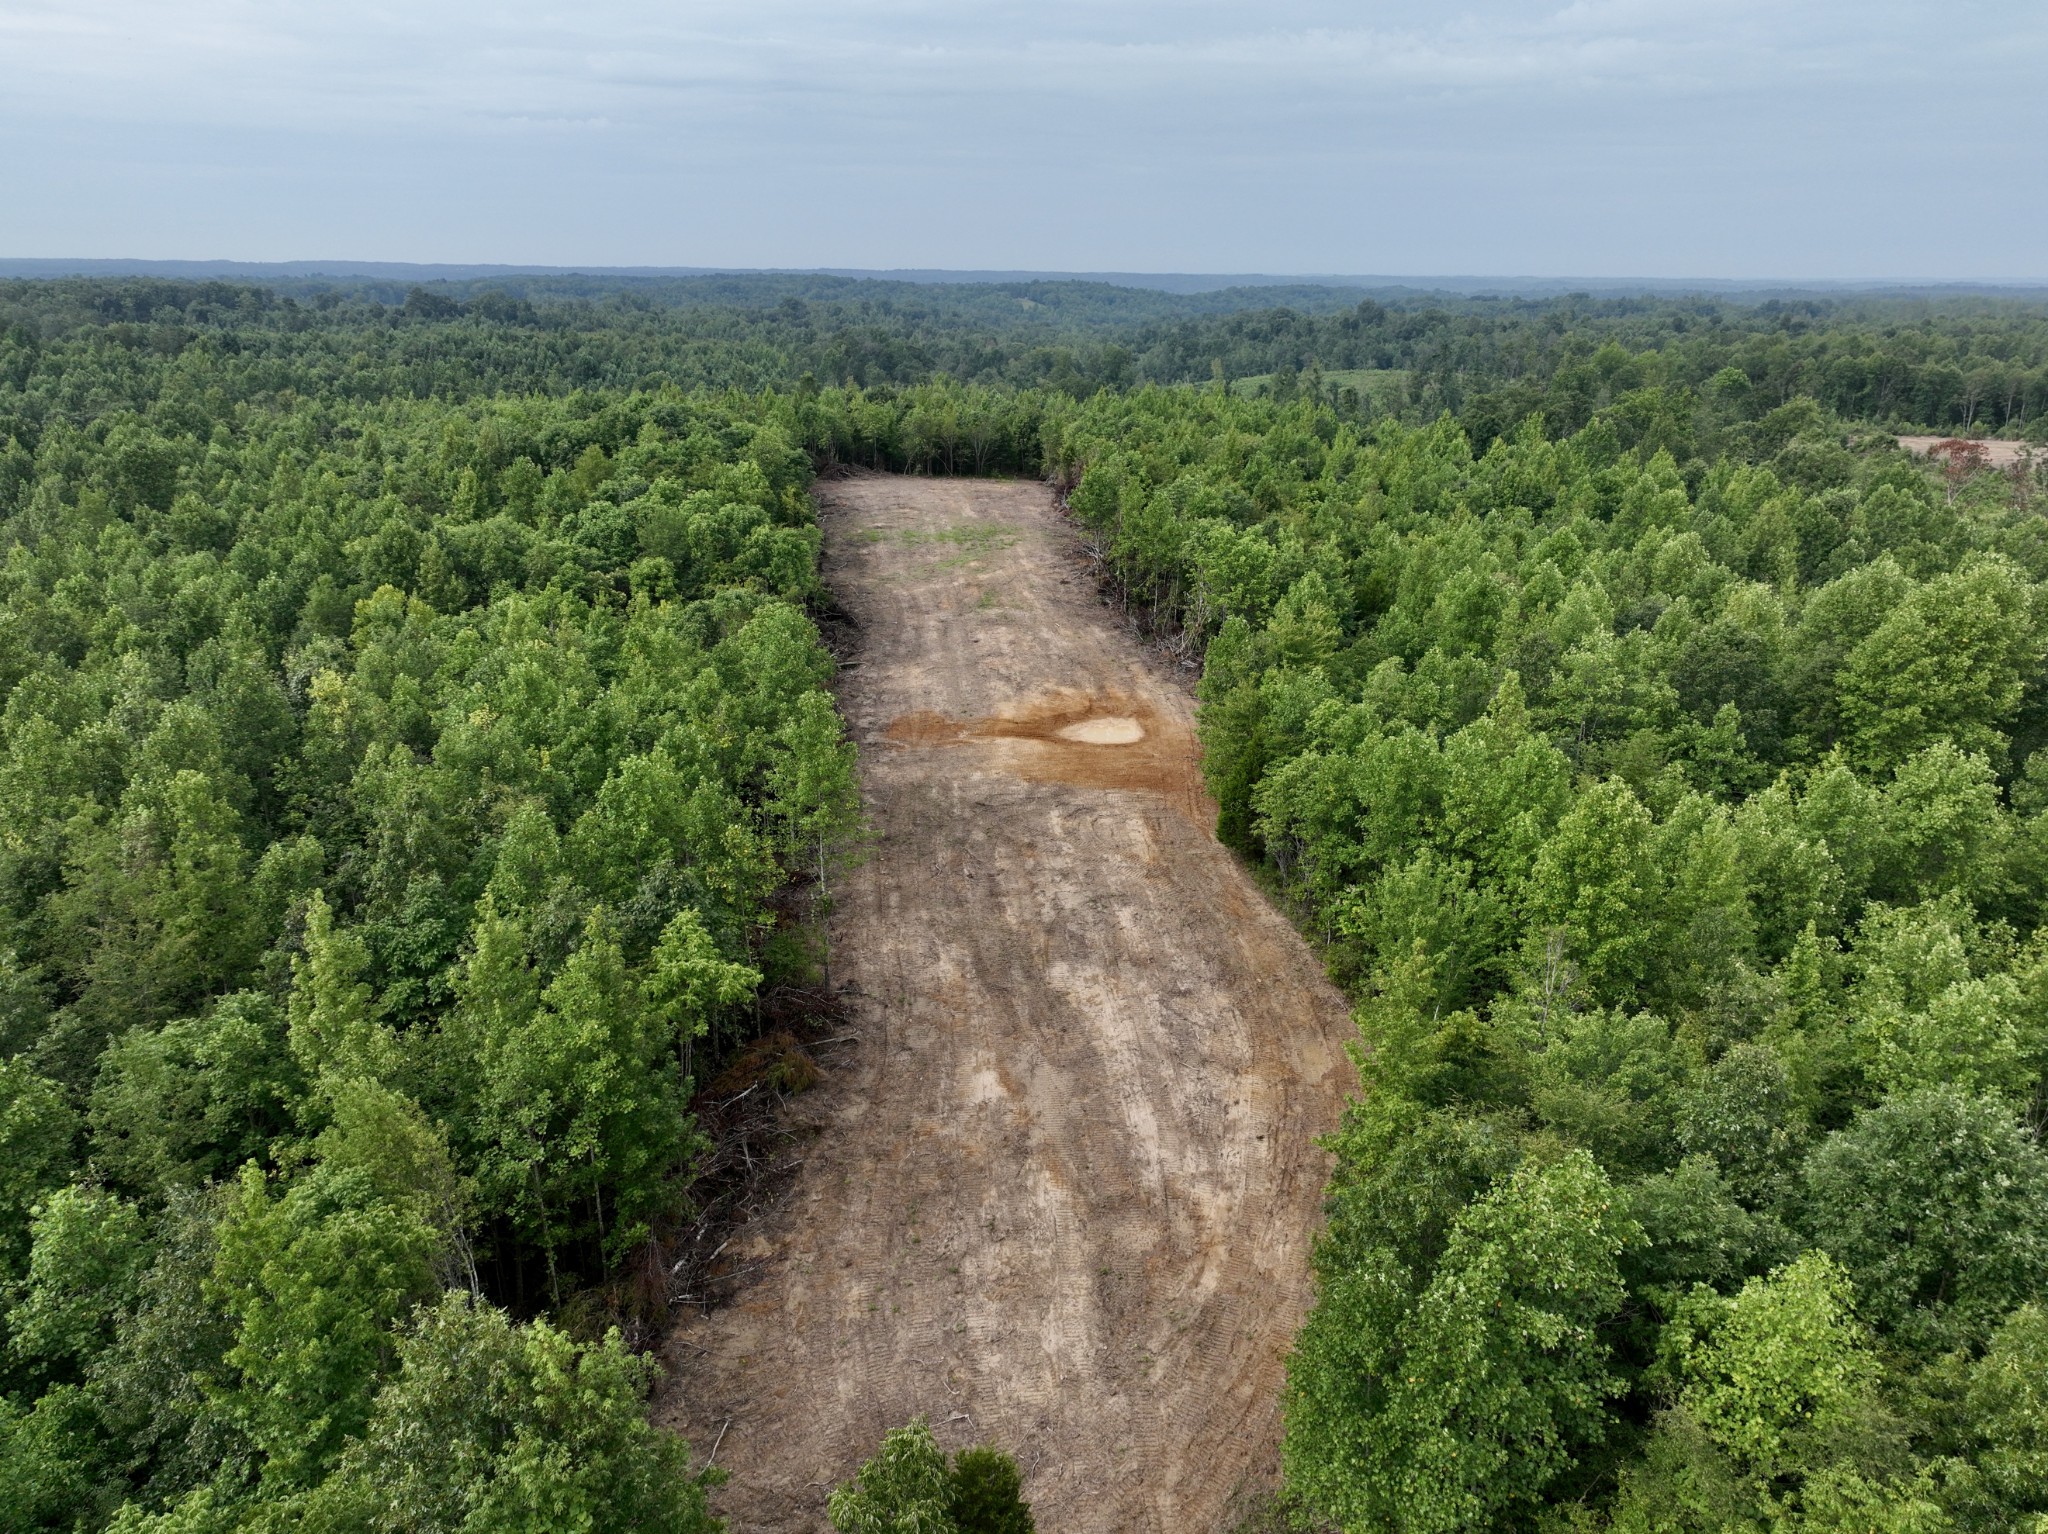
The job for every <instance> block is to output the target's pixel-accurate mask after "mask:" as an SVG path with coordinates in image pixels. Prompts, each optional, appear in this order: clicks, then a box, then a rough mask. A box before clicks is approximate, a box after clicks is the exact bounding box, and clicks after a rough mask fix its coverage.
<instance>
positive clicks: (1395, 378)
mask: <svg viewBox="0 0 2048 1534" xmlns="http://www.w3.org/2000/svg"><path fill="white" fill-rule="evenodd" d="M1274 376H1275V375H1274V374H1271V373H1259V374H1257V375H1255V376H1253V377H1251V378H1233V379H1231V380H1230V392H1231V393H1232V394H1240V395H1244V396H1246V397H1250V396H1252V395H1255V394H1258V393H1261V392H1262V391H1264V390H1266V389H1269V388H1271V387H1272V384H1273V379H1274ZM1407 378H1408V370H1407V369H1406V368H1337V369H1336V370H1334V371H1332V372H1328V373H1325V374H1323V382H1324V383H1326V384H1328V385H1329V386H1330V387H1331V388H1332V389H1356V390H1357V391H1358V392H1359V393H1360V394H1361V395H1378V394H1387V393H1391V392H1392V391H1394V390H1395V389H1397V388H1399V387H1400V386H1401V385H1402V384H1403V383H1405V382H1406V381H1407Z"/></svg>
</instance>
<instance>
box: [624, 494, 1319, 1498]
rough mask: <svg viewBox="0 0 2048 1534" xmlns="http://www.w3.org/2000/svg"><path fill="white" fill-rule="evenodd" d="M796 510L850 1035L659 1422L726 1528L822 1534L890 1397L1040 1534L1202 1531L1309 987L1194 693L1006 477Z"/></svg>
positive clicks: (1279, 1235) (1276, 1192) (1293, 1271)
mask: <svg viewBox="0 0 2048 1534" xmlns="http://www.w3.org/2000/svg"><path fill="white" fill-rule="evenodd" d="M820 504H821V511H822V515H823V519H824V525H825V530H826V549H827V565H826V569H827V578H828V579H829V580H830V582H831V585H832V588H833V590H834V592H835V593H836V594H837V596H838V598H839V600H840V602H841V603H842V604H843V605H844V606H845V607H846V609H847V610H848V611H849V612H850V613H851V614H852V615H853V617H854V619H855V621H856V622H857V623H858V625H859V630H860V648H859V653H858V656H857V657H856V660H855V662H854V663H853V664H852V665H850V666H849V668H848V669H847V671H846V672H845V673H844V681H843V686H842V688H841V701H842V705H843V707H844V709H845V712H846V715H847V718H848V719H849V721H850V722H851V725H852V727H853V730H854V733H855V736H856V738H857V739H858V740H859V742H860V745H861V758H862V761H861V781H862V790H863V793H864V796H865V800H866V804H867V809H868V813H869V816H870V818H871V820H872V822H873V826H874V830H875V836H876V839H875V842H874V845H873V848H872V850H871V852H870V854H869V855H868V857H867V859H866V861H865V862H864V863H862V864H861V865H860V866H859V867H857V868H855V869H854V870H852V871H851V872H850V873H849V874H847V875H846V876H845V878H844V881H843V883H842V885H841V888H840V889H839V891H838V901H837V911H836V913H835V915H834V917H833V920H832V932H833V966H834V968H833V979H834V981H835V982H838V983H842V984H843V985H844V986H845V987H846V991H845V995H846V998H847V1000H848V1001H849V1002H850V1004H851V1006H852V1011H853V1016H854V1022H853V1024H852V1025H851V1026H852V1028H853V1029H854V1031H855V1032H857V1034H858V1036H859V1037H858V1043H857V1044H855V1045H853V1046H851V1047H850V1050H849V1052H848V1053H846V1054H845V1055H843V1056H842V1057H841V1060H840V1063H839V1065H838V1067H837V1068H836V1069H835V1070H834V1071H833V1072H832V1073H831V1074H830V1075H829V1076H828V1078H827V1080H826V1083H825V1084H824V1085H822V1086H820V1087H818V1088H817V1089H815V1090H813V1091H812V1092H810V1093H808V1094H806V1095H805V1096H803V1097H801V1098H798V1099H796V1100H795V1103H794V1106H793V1108H792V1112H793V1113H795V1114H796V1115H798V1116H800V1117H801V1118H802V1119H803V1120H804V1127H805V1128H806V1129H807V1130H808V1131H809V1132H810V1139H809V1155H808V1159H807V1161H806V1162H805V1164H804V1166H803V1167H802V1169H801V1170H800V1171H799V1172H798V1173H797V1174H796V1178H795V1181H794V1183H793V1185H792V1186H791V1188H790V1190H789V1192H788V1194H787V1196H786V1198H785V1199H784V1200H783V1201H782V1202H781V1203H780V1204H779V1205H778V1207H776V1208H775V1209H774V1210H773V1211H772V1212H770V1213H768V1214H765V1215H763V1216H761V1217H760V1218H759V1219H758V1220H757V1221H755V1223H754V1224H752V1225H750V1226H748V1227H746V1228H743V1229H742V1230H741V1231H739V1232H738V1233H737V1235H736V1236H735V1238H734V1240H733V1242H732V1244H731V1246H730V1248H729V1250H728V1252H727V1254H726V1259H725V1260H727V1261H728V1262H731V1263H734V1264H736V1265H739V1266H738V1268H737V1271H738V1272H739V1273H740V1274H741V1275H742V1276H741V1277H740V1279H739V1282H738V1285H737V1288H736V1292H735V1294H734V1297H733V1298H732V1299H731V1300H730V1302H729V1303H727V1304H725V1305H722V1306H720V1307H718V1308H716V1309H713V1310H711V1311H709V1312H708V1313H706V1314H703V1315H701V1316H693V1317H691V1318H689V1319H686V1320H685V1321H684V1322H683V1324H682V1325H681V1326H680V1327H679V1328H678V1329H677V1332H676V1333H675V1336H674V1339H673V1341H672V1343H671V1344H670V1347H669V1351H668V1358H667V1362H668V1365H669V1368H670V1375H669V1379H668V1382H667V1385H666V1387H665V1389H664V1394H663V1396H662V1399H661V1401H660V1402H659V1403H658V1406H657V1413H658V1415H659V1416H660V1418H661V1419H662V1420H664V1421H666V1422H667V1423H669V1424H671V1425H673V1426H675V1427H678V1428H680V1429H681V1430H683V1431H684V1432H685V1433H686V1434H687V1435H688V1436H689V1438H690V1440H691V1442H692V1444H693V1445H695V1446H696V1448H697V1450H698V1452H699V1453H700V1454H702V1453H704V1452H707V1451H709V1450H710V1449H711V1448H712V1446H713V1445H714V1444H715V1445H716V1446H717V1463H718V1465H719V1466H720V1467H721V1468H723V1469H726V1470H728V1471H730V1472H731V1477H732V1479H731V1480H730V1482H729V1483H728V1484H727V1485H726V1486H725V1487H724V1488H723V1489H722V1490H721V1491H720V1492H718V1493H717V1494H716V1498H715V1501H716V1504H717V1506H718V1507H719V1508H720V1510H721V1511H722V1512H724V1513H725V1514H726V1516H727V1517H729V1518H730V1519H731V1520H732V1525H733V1527H734V1528H735V1530H736V1531H745V1534H782V1531H795V1530H804V1531H811V1530H819V1529H824V1528H826V1527H827V1524H826V1520H825V1516H824V1506H825V1498H826V1494H827V1492H828V1491H829V1489H830V1488H831V1487H832V1486H833V1485H834V1484H835V1483H837V1482H839V1481H841V1480H844V1479H845V1478H846V1477H847V1476H848V1475H849V1474H850V1473H851V1472H852V1471H853V1470H854V1469H855V1468H856V1467H857V1466H858V1465H859V1463H860V1462H861V1460H862V1459H863V1458H865V1457H866V1455H867V1454H869V1453H871V1452H872V1451H873V1449H874V1446H875V1444H876V1442H877V1441H878V1439H879V1438H880V1436H881V1434H882V1431H883V1430H884V1429H885V1428H888V1427H891V1426H895V1425H898V1424H901V1423H903V1422H905V1421H907V1420H908V1419H910V1418H911V1417H913V1416H916V1415H918V1414H920V1413H922V1414H924V1415H926V1416H928V1417H929V1418H930V1419H931V1421H932V1424H933V1426H934V1428H935V1430H936V1431H937V1433H938V1435H939V1437H940V1439H941V1441H942V1442H944V1443H945V1444H947V1446H948V1447H957V1446H960V1445H964V1444H967V1443H972V1442H980V1441H984V1440H988V1439H994V1440H995V1441H997V1442H998V1443H1001V1444H1003V1445H1005V1446H1006V1447H1008V1448H1010V1449H1011V1450H1012V1451H1013V1452H1015V1453H1016V1454H1017V1456H1018V1458H1019V1460H1020V1462H1021V1463H1022V1465H1023V1467H1024V1470H1025V1475H1026V1491H1027V1495H1028V1496H1029V1497H1030V1499H1031V1501H1032V1503H1033V1505H1034V1507H1035V1509H1036V1512H1037V1516H1038V1527H1039V1528H1040V1529H1041V1530H1042V1531H1045V1534H1092V1531H1101V1534H1109V1531H1119V1534H1122V1531H1138V1530H1147V1531H1159V1534H1207V1531H1212V1530H1221V1529H1222V1528H1223V1527H1225V1526H1226V1524H1227V1522H1228V1520H1229V1518H1230V1516H1231V1514H1232V1511H1233V1509H1234V1508H1235V1506H1236V1505H1237V1504H1238V1502H1239V1501H1240V1500H1241V1499H1242V1498H1244V1497H1245V1496H1246V1495H1247V1494H1249V1493H1251V1492H1255V1491H1256V1490H1257V1489H1259V1488H1261V1487H1263V1486H1264V1485H1267V1484H1270V1482H1271V1480H1272V1478H1273V1476H1274V1473H1275V1464H1276V1459H1277V1447H1278V1440H1279V1407H1278V1402H1279V1389H1280V1384H1281V1377H1282V1360H1283V1358H1284V1356H1285V1353H1286V1349H1287V1345H1288V1342H1289V1339H1290V1337H1291V1336H1292V1334H1293V1331H1294V1328H1295V1326H1296V1324H1297V1322H1298V1321H1299V1319H1300V1316H1301V1312H1302V1308H1303V1306H1304V1304H1305V1303H1306V1301H1307V1297H1308V1287H1307V1255H1308V1244H1309V1240H1310V1236H1311V1233H1312V1231H1313V1230H1314V1228H1315V1226H1316V1224H1317V1215H1318V1207H1319V1203H1320V1199H1321V1192H1322V1186H1323V1180H1324V1177H1325V1176H1326V1174H1327V1171H1328V1166H1327V1158H1326V1157H1325V1156H1324V1154H1323V1153H1322V1152H1321V1151H1320V1150H1319V1149H1317V1147H1316V1145H1315V1143H1314V1141H1315V1137H1316V1136H1317V1135H1318V1134H1321V1133H1322V1132H1324V1131H1326V1130H1328V1129H1330V1128H1331V1127H1333V1126H1334V1125H1335V1123H1336V1122H1337V1117H1338V1114H1339V1111H1340V1109H1341V1106H1342V1102H1343V1096H1344V1093H1345V1091H1346V1090H1347V1088H1348V1087H1349V1086H1350V1084H1351V1071H1350V1066H1349V1064H1348V1062H1347V1060H1346V1058H1345V1055H1344V1050H1343V1045H1344V1041H1345V1040H1346V1038H1348V1037H1349V1036H1350V1025H1349V1022H1348V1020H1347V1018H1346V1014H1345V1008H1344V1005H1343V1002H1342V1000H1341V999H1340V997H1339V996H1338V995H1337V993H1336V992H1335V991H1334V990H1333V989H1332V988H1331V987H1330V986H1329V985H1328V983H1327V982H1326V981H1325V980H1324V979H1323V977H1322V974H1321V972H1320V970H1319V968H1318V966H1317V964H1316V962H1315V959H1314V957H1313V956H1312V955H1311V954H1310V952H1309V951H1308V949H1307V948H1306V947H1305V946H1304V945H1303V943H1302V942H1301V940H1300V938H1299V937H1298V936H1297V935H1296V933H1295V932H1294V931H1293V929H1292V928H1291V927H1290V926H1289V924H1288V923H1287V921H1286V920H1285V919H1284V918H1283V917H1281V916H1280V915H1279V914H1278V913H1276V912H1275V911H1274V910H1273V909H1272V908H1271V907H1270V906H1269V905H1268V904H1267V903H1266V902H1265V900H1264V899H1263V897H1262V896H1261V895H1260V893H1259V891H1258V889H1257V887H1256V886H1255V885H1254V884H1253V883H1252V882H1251V881H1250V880H1249V879H1248V878H1247V877H1246V875H1245V873H1244V871H1243V870H1242V869H1241V868H1240V867H1239V866H1238V865H1237V864H1236V862H1235V861H1234V860H1233V859H1232V858H1231V857H1230V855H1229V854H1228V853H1227V852H1225V850H1224V849H1223V848H1222V847H1220V846H1219V845H1217V843H1216V842H1215V840H1214V839H1213V837H1212V836H1211V834H1210V827H1211V825H1212V823H1213V820H1214V814H1215V811H1214V807H1213V806H1212V805H1211V803H1210V802H1209V800H1208V798H1207V797H1206V795H1205V793H1204V791H1203V788H1202V784H1201V779H1200V776H1199V774H1198V772H1197V769H1196V747H1195V741H1194V734H1193V728H1192V723H1193V709H1192V703H1191V701H1190V699H1189V698H1188V697H1187V695H1186V693H1185V691H1184V690H1183V689H1182V688H1181V687H1179V686H1178V685H1176V684H1175V683H1174V682H1173V681H1172V680H1171V679H1169V678H1167V677H1165V676H1163V675H1161V674H1159V673H1157V672H1156V671H1154V670H1153V669H1152V668H1151V667H1150V665H1149V664H1148V662H1147V660H1146V658H1145V656H1144V655H1143V654H1142V653H1141V651H1140V650H1139V648H1138V646H1137V645H1136V644H1135V643H1134V642H1133V641H1132V640H1131V639H1130V637H1129V636H1128V635H1127V634H1126V633H1125V632H1124V631H1123V629H1122V628H1121V626H1120V625H1119V624H1118V623H1117V622H1116V621H1115V619H1114V615H1113V613H1112V612H1110V611H1109V610H1108V609H1106V608H1105V607H1104V606H1103V605H1102V603H1101V601H1100V599H1099V598H1098V596H1097V594H1096V592H1095V590H1094V587H1093V584H1092V582H1091V581H1090V580H1089V578H1088V576H1087V574H1086V573H1085V570H1084V569H1083V568H1082V566H1081V565H1080V563H1079V561H1078V559H1077V557H1076V553H1075V547H1074V542H1073V537H1072V534H1071V532H1070V530H1069V529H1068V528H1067V526H1066V525H1065V524H1064V523H1063V522H1062V521H1061V519H1060V518H1059V517H1058V515H1057V513H1056V512H1055V510H1054V509H1053V507H1052V505H1051V503H1050V499H1049V497H1048V495H1047V493H1046V491H1045V490H1044V489H1043V488H1042V487H1039V486H1034V485H1028V484H1005V483H990V482H982V481H964V480H923V479H898V478H892V477H880V476H877V477H867V478H858V479H851V480H842V481H838V482H835V483H832V484H829V485H827V486H824V487H822V488H821V493H820Z"/></svg>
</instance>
